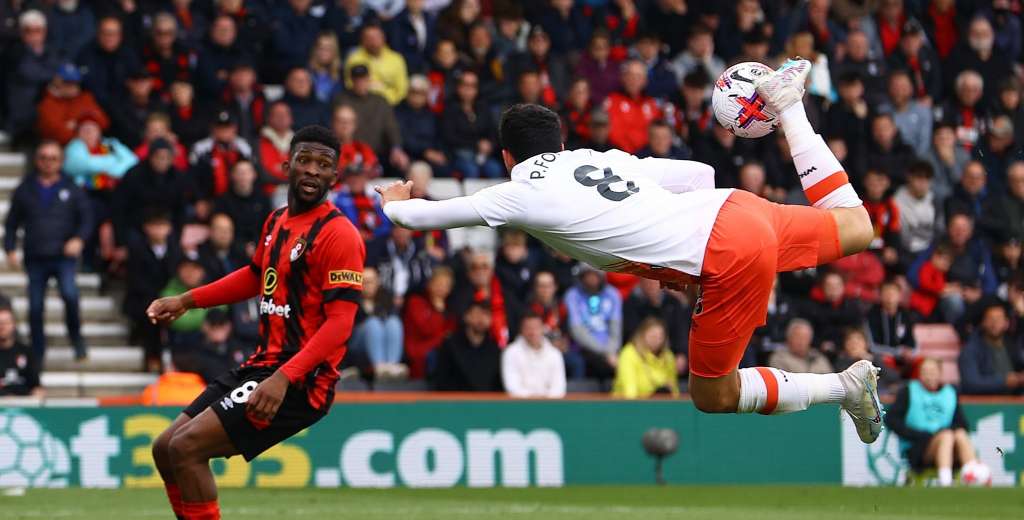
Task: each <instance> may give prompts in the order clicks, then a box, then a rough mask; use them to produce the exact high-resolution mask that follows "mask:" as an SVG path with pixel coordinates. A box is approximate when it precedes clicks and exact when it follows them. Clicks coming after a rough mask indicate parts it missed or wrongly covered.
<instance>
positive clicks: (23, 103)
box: [2, 9, 70, 140]
mask: <svg viewBox="0 0 1024 520" xmlns="http://www.w3.org/2000/svg"><path fill="white" fill-rule="evenodd" d="M46 34H47V31H46V16H44V15H43V13H42V12H40V11H37V10H35V9H29V10H27V11H25V12H23V13H21V15H20V16H18V35H19V37H20V40H19V41H18V42H17V43H15V44H13V45H11V46H10V48H9V49H8V50H7V52H6V53H5V56H4V59H3V63H2V65H3V66H4V75H3V80H2V81H3V82H4V87H5V88H4V98H5V99H4V103H5V106H6V110H5V111H4V113H5V115H6V117H5V119H6V120H7V121H6V130H7V131H8V132H9V133H10V134H11V135H12V136H13V137H14V138H15V139H19V140H20V139H24V138H25V137H26V135H25V134H26V132H28V131H29V130H31V129H32V122H33V120H34V118H35V117H36V112H35V108H36V99H37V96H38V95H39V91H40V90H41V89H42V88H43V87H44V86H45V85H46V84H47V83H49V82H51V81H52V80H53V77H54V75H55V74H56V73H57V69H58V68H59V67H60V64H61V61H60V59H59V56H58V54H57V52H56V50H55V49H54V48H53V47H51V46H50V45H47V43H46ZM69 139H70V137H69Z"/></svg>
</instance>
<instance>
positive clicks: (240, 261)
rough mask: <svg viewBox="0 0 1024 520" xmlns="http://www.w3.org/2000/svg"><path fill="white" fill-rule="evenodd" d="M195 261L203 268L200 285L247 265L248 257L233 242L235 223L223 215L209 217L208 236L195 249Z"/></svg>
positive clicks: (215, 214)
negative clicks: (203, 274)
mask: <svg viewBox="0 0 1024 520" xmlns="http://www.w3.org/2000/svg"><path fill="white" fill-rule="evenodd" d="M196 260H198V262H199V264H200V265H201V266H203V272H204V273H205V276H204V278H203V281H202V283H204V284H206V283H210V282H213V281H215V280H219V279H220V278H223V277H224V276H227V275H228V274H231V273H233V272H235V271H236V270H238V269H239V268H241V267H245V266H246V265H249V257H248V256H247V255H246V254H245V251H243V250H242V248H241V247H240V246H239V245H238V244H237V243H236V242H235V223H234V222H233V221H232V220H231V217H230V216H228V215H227V214H225V213H214V214H213V216H212V217H210V236H209V238H207V239H206V240H205V241H203V243H201V244H199V247H198V248H197V249H196Z"/></svg>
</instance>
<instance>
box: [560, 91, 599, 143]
mask: <svg viewBox="0 0 1024 520" xmlns="http://www.w3.org/2000/svg"><path fill="white" fill-rule="evenodd" d="M592 111H593V106H592V105H591V104H590V83H589V82H587V80H586V79H585V78H576V79H575V80H573V82H572V84H571V85H570V86H569V94H568V96H567V97H566V99H565V103H563V105H562V110H561V111H560V113H559V114H560V115H561V116H562V128H563V129H564V130H565V133H566V136H565V142H567V143H574V142H579V141H582V140H586V139H587V138H588V137H590V129H589V126H590V114H591V112H592Z"/></svg>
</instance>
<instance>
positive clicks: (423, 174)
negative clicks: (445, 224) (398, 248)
mask: <svg viewBox="0 0 1024 520" xmlns="http://www.w3.org/2000/svg"><path fill="white" fill-rule="evenodd" d="M406 179H407V180H408V181H409V182H412V190H411V191H410V195H411V197H412V198H414V199H425V200H434V199H433V198H432V197H431V196H430V184H431V182H433V179H434V172H433V171H432V170H431V169H430V165H429V164H427V163H425V162H423V161H416V162H414V163H412V164H410V165H409V171H408V172H407V174H406ZM412 236H413V239H415V240H416V242H417V243H418V244H420V245H421V246H422V247H423V250H424V251H425V252H426V253H427V255H428V256H430V257H431V258H432V259H433V260H434V261H435V262H443V261H444V260H445V259H446V258H447V257H448V233H447V232H446V231H445V230H443V229H435V230H433V231H414V232H413V235H412Z"/></svg>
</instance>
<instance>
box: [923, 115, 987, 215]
mask: <svg viewBox="0 0 1024 520" xmlns="http://www.w3.org/2000/svg"><path fill="white" fill-rule="evenodd" d="M925 158H926V159H927V160H928V162H929V163H931V165H932V169H933V170H934V172H935V177H934V179H933V180H932V192H933V193H934V194H935V200H936V201H938V202H939V204H942V203H943V202H945V201H946V199H948V198H949V196H950V195H951V194H952V193H953V188H954V186H958V185H959V183H960V174H961V173H962V172H963V171H964V170H965V166H966V165H967V161H969V160H970V159H971V154H970V153H968V152H967V150H964V148H963V147H962V146H959V145H957V142H956V130H955V128H954V126H953V125H952V124H949V123H943V122H936V123H935V127H934V129H933V130H932V147H931V149H930V150H929V151H928V155H926V156H925ZM982 175H984V172H982ZM940 209H942V208H941V207H940Z"/></svg>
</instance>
